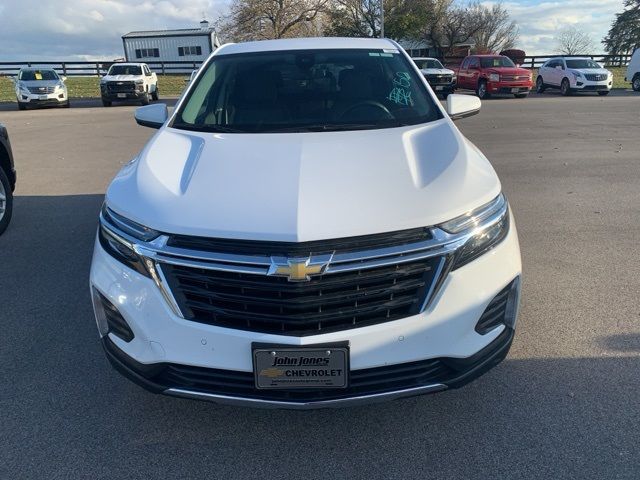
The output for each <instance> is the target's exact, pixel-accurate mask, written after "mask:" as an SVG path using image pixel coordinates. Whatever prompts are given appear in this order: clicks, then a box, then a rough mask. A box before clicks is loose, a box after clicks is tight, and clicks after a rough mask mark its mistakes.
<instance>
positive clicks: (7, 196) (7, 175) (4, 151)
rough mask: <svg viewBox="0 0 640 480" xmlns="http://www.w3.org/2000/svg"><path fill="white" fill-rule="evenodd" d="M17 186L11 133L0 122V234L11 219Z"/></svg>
mask: <svg viewBox="0 0 640 480" xmlns="http://www.w3.org/2000/svg"><path fill="white" fill-rule="evenodd" d="M15 188H16V170H15V167H14V165H13V153H12V151H11V143H9V133H8V132H7V129H6V128H5V127H4V125H2V124H0V234H2V233H3V232H4V231H5V230H6V229H7V227H8V226H9V222H10V221H11V213H12V211H13V191H14V190H15Z"/></svg>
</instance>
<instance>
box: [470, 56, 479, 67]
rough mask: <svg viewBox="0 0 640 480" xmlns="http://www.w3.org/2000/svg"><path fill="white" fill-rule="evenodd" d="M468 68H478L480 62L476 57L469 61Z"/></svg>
mask: <svg viewBox="0 0 640 480" xmlns="http://www.w3.org/2000/svg"><path fill="white" fill-rule="evenodd" d="M468 68H480V60H479V59H478V57H472V58H471V60H469V67H468Z"/></svg>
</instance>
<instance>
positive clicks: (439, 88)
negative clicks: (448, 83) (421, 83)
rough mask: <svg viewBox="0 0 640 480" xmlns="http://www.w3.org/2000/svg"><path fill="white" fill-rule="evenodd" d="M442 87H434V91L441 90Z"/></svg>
mask: <svg viewBox="0 0 640 480" xmlns="http://www.w3.org/2000/svg"><path fill="white" fill-rule="evenodd" d="M443 89H444V87H436V90H443Z"/></svg>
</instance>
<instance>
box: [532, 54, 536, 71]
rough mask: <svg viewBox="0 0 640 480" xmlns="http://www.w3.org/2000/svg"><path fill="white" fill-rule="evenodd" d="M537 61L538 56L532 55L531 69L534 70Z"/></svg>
mask: <svg viewBox="0 0 640 480" xmlns="http://www.w3.org/2000/svg"><path fill="white" fill-rule="evenodd" d="M535 61H536V57H531V70H533V69H534V68H535V66H534V64H535Z"/></svg>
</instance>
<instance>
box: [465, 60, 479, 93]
mask: <svg viewBox="0 0 640 480" xmlns="http://www.w3.org/2000/svg"><path fill="white" fill-rule="evenodd" d="M468 72H469V73H468V75H467V87H466V88H468V89H470V90H475V89H476V88H477V87H478V78H479V77H480V59H479V58H478V57H471V59H470V60H469V69H468Z"/></svg>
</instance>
